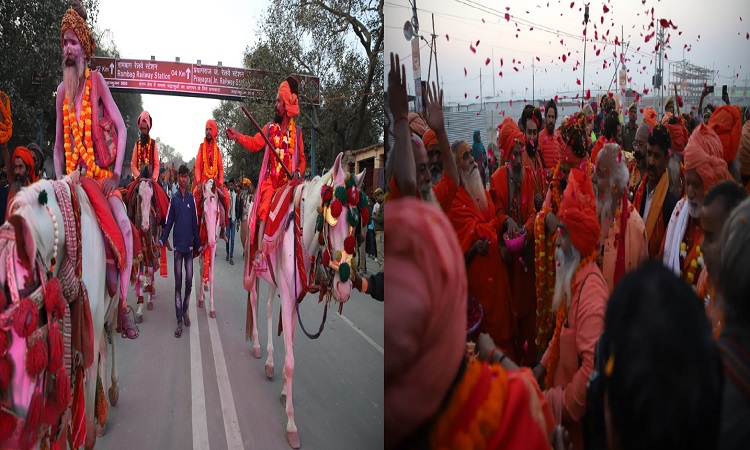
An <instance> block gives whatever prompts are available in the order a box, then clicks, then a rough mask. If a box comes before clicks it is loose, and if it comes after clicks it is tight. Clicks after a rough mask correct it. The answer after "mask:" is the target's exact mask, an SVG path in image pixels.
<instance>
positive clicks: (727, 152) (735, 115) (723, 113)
mask: <svg viewBox="0 0 750 450" xmlns="http://www.w3.org/2000/svg"><path fill="white" fill-rule="evenodd" d="M708 126H709V127H711V129H712V130H714V131H715V132H716V134H717V135H718V136H719V139H720V140H721V145H722V147H723V148H724V161H726V162H727V163H730V162H732V161H734V158H735V156H737V149H738V148H739V145H740V137H741V136H742V113H741V112H740V108H739V107H738V106H735V105H724V106H720V107H718V108H716V110H715V111H714V112H713V113H712V114H711V118H710V119H708Z"/></svg>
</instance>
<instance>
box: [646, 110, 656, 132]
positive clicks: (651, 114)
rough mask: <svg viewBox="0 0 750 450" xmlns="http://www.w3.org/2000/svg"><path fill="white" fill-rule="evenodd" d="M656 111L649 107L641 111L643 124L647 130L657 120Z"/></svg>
mask: <svg viewBox="0 0 750 450" xmlns="http://www.w3.org/2000/svg"><path fill="white" fill-rule="evenodd" d="M656 117H657V115H656V110H655V109H654V108H652V107H650V106H647V107H646V108H645V109H644V110H643V123H645V124H646V125H648V127H649V128H653V127H654V125H656V122H657V119H656Z"/></svg>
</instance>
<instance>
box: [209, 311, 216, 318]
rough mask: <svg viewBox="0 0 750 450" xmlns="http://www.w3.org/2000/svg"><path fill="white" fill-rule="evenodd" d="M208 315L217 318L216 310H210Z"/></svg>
mask: <svg viewBox="0 0 750 450" xmlns="http://www.w3.org/2000/svg"><path fill="white" fill-rule="evenodd" d="M208 315H209V316H210V317H211V318H212V319H215V318H216V311H210V312H209V313H208Z"/></svg>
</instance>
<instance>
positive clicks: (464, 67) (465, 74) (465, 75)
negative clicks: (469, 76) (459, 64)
mask: <svg viewBox="0 0 750 450" xmlns="http://www.w3.org/2000/svg"><path fill="white" fill-rule="evenodd" d="M464 76H466V67H464Z"/></svg>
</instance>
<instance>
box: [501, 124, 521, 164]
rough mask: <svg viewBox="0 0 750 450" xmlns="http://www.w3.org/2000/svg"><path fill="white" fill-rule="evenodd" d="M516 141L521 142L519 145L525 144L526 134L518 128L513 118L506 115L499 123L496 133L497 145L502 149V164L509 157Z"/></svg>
mask: <svg viewBox="0 0 750 450" xmlns="http://www.w3.org/2000/svg"><path fill="white" fill-rule="evenodd" d="M516 143H518V144H521V146H524V145H526V135H524V134H523V133H522V132H521V130H519V129H518V124H516V121H515V120H513V119H511V118H510V117H506V118H505V120H503V122H502V123H501V124H500V132H499V133H498V134H497V145H498V147H500V148H502V149H503V158H502V163H503V164H504V163H505V161H507V160H508V158H510V153H511V152H512V151H513V147H514V146H515V145H516Z"/></svg>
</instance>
